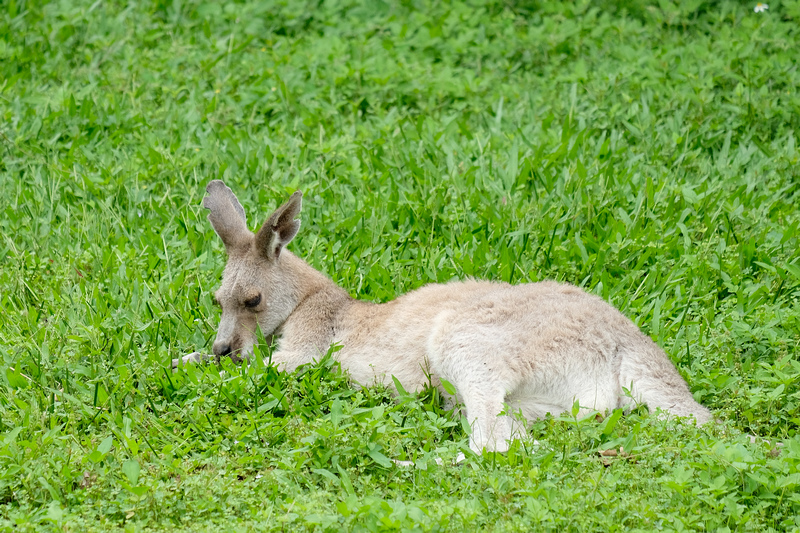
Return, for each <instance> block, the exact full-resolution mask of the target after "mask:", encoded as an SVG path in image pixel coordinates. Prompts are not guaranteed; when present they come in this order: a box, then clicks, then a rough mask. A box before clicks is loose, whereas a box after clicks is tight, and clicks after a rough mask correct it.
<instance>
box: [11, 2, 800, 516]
mask: <svg viewBox="0 0 800 533" xmlns="http://www.w3.org/2000/svg"><path fill="white" fill-rule="evenodd" d="M798 22H800V2H797V1H796V0H782V1H780V2H770V7H769V9H768V10H767V11H766V12H763V13H755V12H754V11H753V9H752V6H751V5H749V4H745V3H742V2H729V1H722V2H704V1H699V0H694V1H689V0H685V1H675V2H672V1H662V2H653V3H650V2H639V1H637V2H614V1H601V2H589V1H583V0H581V1H578V2H574V3H558V2H550V3H545V2H508V1H502V2H500V1H496V2H493V1H478V0H474V1H470V2H465V3H460V2H459V3H452V2H432V1H431V2H428V1H419V2H398V3H394V2H392V3H383V2H363V3H362V2H355V1H347V2H337V1H316V2H301V1H297V2H295V1H292V2H286V1H284V2H280V1H265V2H256V1H247V0H245V1H243V2H227V3H225V2H209V3H202V2H200V1H192V0H188V1H183V2H181V1H168V0H164V1H158V0H156V1H152V2H139V3H130V4H125V3H121V2H113V1H112V2H102V1H101V2H85V1H82V0H75V1H72V0H62V1H60V2H54V3H41V2H25V1H19V0H10V1H6V2H3V3H2V4H0V197H2V198H3V204H2V206H0V210H1V212H2V215H0V229H1V230H2V232H1V234H2V239H0V248H1V249H2V257H3V260H2V263H1V264H2V267H0V302H2V307H1V309H2V314H1V315H0V354H1V356H2V359H0V528H2V529H6V530H11V529H16V530H29V529H30V530H34V529H39V528H41V529H56V528H58V529H63V530H67V531H107V530H126V531H139V530H148V529H149V530H157V529H183V530H188V531H203V530H219V529H220V528H222V529H224V530H229V529H235V530H264V529H274V530H293V531H294V530H303V529H307V530H354V531H357V530H363V531H383V530H392V531H394V530H399V529H402V530H424V531H429V530H430V531H440V530H441V531H450V530H452V531H464V530H477V529H488V530H498V531H505V530H509V531H516V530H519V531H529V530H538V529H543V530H545V529H554V530H559V531H562V530H581V531H586V530H602V531H612V530H636V529H638V530H653V529H677V530H684V529H688V530H711V529H719V530H725V529H730V530H732V529H751V530H767V529H774V530H789V529H797V528H799V527H800V519H798V516H799V515H800V488H798V484H800V474H798V470H797V468H798V463H799V462H800V441H798V437H797V431H798V425H800V407H799V405H800V362H798V358H797V349H798V342H799V340H800V307H799V304H798V295H799V294H800V255H798V251H797V248H798V224H800V216H798V209H797V202H798V183H799V182H800V175H799V174H798V170H797V169H798V149H797V139H796V136H797V133H796V132H797V131H798V128H799V127H800V122H799V121H800V119H798V117H800V96H798V93H797V90H796V88H797V87H798V85H800V73H798V70H797V52H796V50H797V48H798V30H797V24H798ZM214 178H222V179H225V180H226V182H227V183H228V184H229V185H231V186H232V187H233V188H234V190H236V192H237V194H239V197H240V198H241V199H242V201H243V203H244V205H245V209H246V211H247V213H248V217H249V218H248V220H249V223H250V226H251V228H255V227H257V226H258V225H260V223H261V222H262V221H263V219H264V218H265V217H266V216H267V215H268V214H269V212H270V211H271V209H273V208H274V207H276V206H277V205H278V204H279V203H280V202H282V201H283V200H284V199H285V198H286V197H287V196H288V194H290V193H291V192H292V191H293V190H295V189H297V188H300V189H302V190H303V191H304V193H305V196H304V210H303V215H302V218H303V226H302V229H301V233H300V234H299V236H298V238H297V239H296V240H295V241H294V242H293V244H292V247H293V249H294V251H295V252H296V253H298V254H299V255H301V256H303V257H305V258H306V259H307V260H308V261H309V262H310V263H311V264H312V265H314V266H315V267H317V268H319V269H320V270H322V271H323V272H325V273H326V274H328V275H329V276H330V277H331V278H333V279H334V280H335V281H336V282H337V283H339V284H341V285H342V286H344V287H346V288H347V289H348V290H349V291H350V292H351V294H353V295H354V296H356V295H357V296H358V297H360V298H365V299H370V300H375V301H387V300H390V299H392V298H394V297H396V296H398V295H399V294H402V293H404V292H406V291H408V290H410V289H413V288H415V287H418V286H420V285H422V284H425V283H428V282H435V281H438V282H444V281H448V280H451V279H463V278H466V277H470V276H472V277H478V278H487V279H495V280H505V281H510V282H512V283H523V282H530V281H537V280H542V279H558V280H565V281H569V282H572V283H575V284H577V285H580V286H582V287H584V288H586V289H587V290H589V291H591V292H594V293H596V294H598V295H600V296H602V297H603V298H605V299H606V300H608V301H609V302H611V303H612V304H614V305H616V306H617V307H619V308H620V309H622V310H623V312H625V313H626V314H627V315H628V316H630V317H631V318H632V319H633V320H634V321H635V322H636V323H637V324H639V325H640V326H641V327H642V329H643V330H644V331H645V332H647V333H648V334H649V335H651V336H652V337H653V338H654V339H655V340H656V341H657V342H658V343H659V344H660V345H661V346H663V347H664V348H665V349H666V350H667V352H668V354H669V355H670V357H671V358H672V359H673V361H674V362H675V363H676V365H677V366H678V368H679V370H680V371H681V373H682V374H683V375H684V376H685V377H686V378H687V381H688V382H689V383H690V387H691V389H692V391H693V393H694V396H695V398H696V399H697V400H698V401H700V402H702V403H703V404H705V405H707V406H708V407H709V408H711V409H712V410H713V411H714V413H715V415H716V416H717V417H718V418H719V419H721V420H722V422H721V424H719V426H718V427H716V428H703V429H697V428H694V427H692V426H689V425H684V424H681V423H680V422H677V421H663V420H658V419H656V418H655V417H651V416H649V415H648V414H647V413H646V411H645V410H637V411H634V412H633V413H630V414H628V415H626V416H622V417H619V416H610V417H607V418H604V419H603V418H602V417H598V418H591V419H585V420H577V419H576V418H575V417H574V416H570V414H569V413H568V414H565V415H562V416H556V417H550V418H548V419H546V420H543V421H541V422H539V423H538V424H536V425H535V427H534V428H533V429H532V432H531V436H532V437H533V438H535V439H537V440H538V441H539V444H538V445H533V444H532V443H531V442H521V443H517V444H516V445H515V446H514V447H513V448H512V449H511V451H509V453H507V454H486V455H485V456H483V457H480V458H478V457H474V456H470V458H469V459H468V460H467V461H466V463H465V464H463V465H460V466H457V467H453V466H443V467H440V466H437V465H436V464H435V463H434V461H433V459H434V458H435V457H444V458H445V459H447V458H451V457H454V456H455V455H456V454H457V453H458V452H459V451H461V450H464V449H465V448H466V447H467V446H466V444H467V435H466V433H465V430H464V428H463V427H462V423H461V421H460V420H459V419H458V417H456V416H454V415H453V414H452V413H448V412H447V411H445V410H444V409H443V408H442V406H441V402H440V401H439V398H438V396H437V395H436V393H435V392H434V391H427V392H425V393H422V394H421V395H402V396H401V397H400V398H399V399H393V398H392V397H391V395H389V394H388V393H387V392H386V391H384V390H381V389H378V388H366V389H357V388H353V387H351V386H350V385H349V384H348V382H347V376H345V375H342V374H341V373H340V372H338V370H337V367H336V365H335V364H334V362H333V359H331V358H326V359H324V360H323V361H321V362H319V363H318V364H317V365H314V366H310V367H307V368H303V369H301V370H299V371H298V372H297V373H294V374H291V375H287V374H283V373H278V372H276V371H275V369H274V368H271V367H269V366H267V365H266V364H264V363H263V362H260V363H257V364H255V365H253V366H251V367H249V368H237V367H234V366H232V365H229V364H227V363H224V364H223V367H224V369H225V370H227V373H225V374H224V375H223V376H220V373H219V372H218V370H219V369H218V368H216V367H215V366H213V365H209V366H199V367H190V368H187V369H186V370H185V371H180V372H178V373H175V374H173V373H171V372H170V371H169V362H170V360H171V359H172V358H174V357H178V356H180V355H183V354H185V353H188V352H191V351H195V350H201V351H208V349H209V347H210V345H211V342H212V341H213V337H214V333H215V328H216V323H217V320H218V311H217V310H216V309H215V307H214V306H213V304H212V300H211V293H212V291H213V290H214V288H215V287H216V285H217V283H218V280H219V276H220V273H221V269H222V266H223V264H224V252H223V248H222V246H221V243H220V242H219V240H218V238H217V237H216V236H215V235H214V234H213V231H212V230H211V228H210V225H209V224H208V223H207V221H206V220H205V212H204V210H203V209H202V208H201V207H200V199H201V197H202V194H203V191H204V187H205V184H206V183H207V182H208V181H209V180H211V179H214ZM268 351H269V350H268V347H263V348H262V349H261V353H260V355H261V360H262V361H266V360H268V355H269V354H268ZM749 434H752V435H756V436H758V437H759V438H758V439H757V440H756V442H755V443H751V441H750V438H749V437H748V435H749ZM778 441H781V442H783V447H781V448H777V447H776V446H775V443H776V442H778ZM620 448H622V451H621V452H620V451H619V450H620ZM603 450H616V451H617V455H615V456H610V455H600V453H599V452H601V451H603ZM391 458H399V459H410V460H413V461H415V467H413V468H409V469H401V468H397V467H395V466H394V465H393V463H392V462H391V461H390V459H391Z"/></svg>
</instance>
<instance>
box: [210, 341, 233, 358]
mask: <svg viewBox="0 0 800 533" xmlns="http://www.w3.org/2000/svg"><path fill="white" fill-rule="evenodd" d="M212 349H213V351H214V355H216V356H217V357H222V356H224V355H229V354H230V353H231V343H230V342H228V341H221V340H215V341H214V346H213V348H212Z"/></svg>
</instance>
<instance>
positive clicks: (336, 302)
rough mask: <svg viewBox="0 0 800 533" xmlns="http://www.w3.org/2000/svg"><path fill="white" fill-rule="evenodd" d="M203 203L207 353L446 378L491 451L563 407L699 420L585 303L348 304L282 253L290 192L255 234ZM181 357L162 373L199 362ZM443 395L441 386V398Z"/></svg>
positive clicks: (480, 287) (293, 225) (605, 313)
mask: <svg viewBox="0 0 800 533" xmlns="http://www.w3.org/2000/svg"><path fill="white" fill-rule="evenodd" d="M206 191H207V193H208V195H207V196H206V198H205V199H204V202H203V205H204V206H205V207H206V208H207V209H209V211H210V214H209V215H208V219H209V220H210V221H211V224H212V225H213V227H214V230H215V231H216V232H217V234H218V235H219V236H220V238H221V239H222V242H223V243H224V245H225V249H226V251H227V253H228V263H227V265H226V266H225V270H224V273H223V276H222V285H221V286H220V288H219V290H217V292H216V299H217V301H218V302H219V303H220V305H221V306H222V318H221V320H220V324H219V331H218V332H217V337H216V340H215V341H214V346H213V351H214V354H215V355H216V356H217V357H218V358H219V357H222V356H229V357H230V358H231V359H233V360H234V361H239V360H241V359H249V356H250V354H251V353H252V351H253V344H254V342H255V340H256V330H257V328H260V329H261V331H262V332H263V334H264V335H265V336H269V335H277V336H279V338H280V341H279V346H278V349H277V351H275V352H274V353H273V355H272V360H273V362H274V363H275V364H277V365H278V366H279V367H281V368H283V369H285V370H293V369H295V368H296V367H297V366H299V365H301V364H304V363H310V362H312V360H314V359H319V358H320V357H321V356H322V355H323V354H325V353H326V352H327V351H328V349H329V347H330V345H331V344H332V343H338V344H340V345H341V346H342V348H341V350H339V351H338V352H336V353H335V358H336V359H337V360H338V361H339V363H340V364H341V366H342V368H343V369H345V370H347V371H348V372H349V374H350V376H351V378H352V379H353V380H354V381H356V382H357V383H359V384H362V385H369V384H372V383H376V382H378V383H383V384H385V385H387V386H389V387H393V380H392V376H394V377H395V378H397V380H399V382H400V383H401V384H402V386H403V388H405V389H406V390H419V389H422V388H423V387H424V386H425V385H427V384H428V383H430V382H433V384H435V385H439V386H440V388H442V386H441V381H442V380H446V381H447V382H449V383H451V384H452V385H453V386H454V387H455V392H456V394H455V398H452V397H451V396H450V395H449V394H447V393H446V392H445V391H444V390H442V393H443V394H445V396H446V397H448V398H449V399H450V400H451V401H455V402H459V403H461V404H463V405H464V407H465V410H466V412H465V414H466V417H467V420H468V421H469V422H470V424H471V426H472V432H471V435H470V448H471V449H472V450H474V451H475V452H477V453H481V452H482V451H483V450H484V448H485V449H486V450H489V451H505V450H507V449H508V445H509V440H510V439H513V438H515V437H517V436H519V435H521V434H523V432H524V427H521V426H520V424H519V423H517V420H518V417H515V416H511V415H512V414H514V413H519V412H521V413H522V415H523V416H524V418H525V419H527V420H534V419H537V418H540V417H543V416H544V415H545V414H547V413H548V412H549V413H552V414H554V415H557V414H560V413H562V412H564V411H567V410H570V409H571V408H572V406H573V405H574V402H575V401H577V402H578V403H579V405H580V406H581V411H582V412H584V413H585V412H588V411H591V410H593V409H595V410H598V411H601V412H602V411H606V410H611V409H616V408H618V407H622V408H629V407H632V406H634V405H635V404H637V403H640V402H641V403H646V404H647V405H648V407H649V408H650V409H655V408H661V409H663V410H664V411H666V412H667V413H671V414H673V415H678V416H694V418H695V420H696V421H697V422H698V423H705V422H708V421H710V420H711V419H712V417H711V413H710V412H709V411H708V409H706V408H705V407H703V406H702V405H700V404H699V403H697V402H696V401H695V400H694V398H692V395H691V394H690V392H689V388H688V387H687V385H686V382H685V381H684V380H683V378H682V377H681V376H680V374H678V372H677V370H676V369H675V367H674V366H673V364H672V363H671V362H670V360H669V359H668V358H667V356H666V354H665V353H664V352H663V351H662V350H661V349H660V348H659V347H658V346H657V345H656V344H655V343H654V342H653V341H652V340H651V339H650V338H649V337H647V336H646V335H644V334H643V333H642V332H641V331H640V330H639V328H637V327H636V325H635V324H633V322H631V321H630V320H628V319H627V318H626V317H625V316H623V315H622V313H620V312H619V311H617V310H616V309H615V308H613V307H612V306H611V305H609V304H607V303H606V302H605V301H603V300H602V299H600V298H598V297H597V296H593V295H591V294H588V293H586V292H584V291H583V290H581V289H579V288H577V287H575V286H572V285H567V284H561V283H555V282H552V281H545V282H540V283H528V284H521V285H509V284H507V283H494V282H489V281H473V280H470V281H464V282H452V283H446V284H431V285H426V286H424V287H422V288H420V289H417V290H415V291H412V292H410V293H408V294H406V295H404V296H401V297H400V298H397V299H396V300H394V301H391V302H388V303H384V304H375V303H370V302H364V301H359V300H355V299H353V298H351V297H350V295H349V294H348V293H347V292H346V291H344V290H343V289H341V288H340V287H338V286H337V285H336V284H334V283H333V281H331V280H330V279H329V278H327V277H326V276H324V275H323V274H321V273H320V272H318V271H317V270H315V269H314V268H312V267H311V266H309V265H308V264H307V263H306V262H305V261H303V260H302V259H300V258H298V257H297V256H295V255H294V254H292V253H291V252H290V251H288V250H287V249H286V245H287V244H289V242H290V241H291V240H292V238H294V236H295V235H296V234H297V231H298V230H299V229H300V221H299V220H297V219H296V217H297V216H298V215H299V213H300V206H301V196H302V194H301V193H300V191H297V192H295V193H294V194H293V195H292V196H291V198H289V200H288V201H287V202H286V203H285V204H283V205H282V206H280V207H279V208H278V209H277V210H276V211H275V212H274V213H273V214H272V215H271V216H270V217H269V218H268V219H267V221H266V222H265V223H264V225H263V226H262V227H261V229H260V230H258V233H256V234H253V233H251V232H250V231H249V230H248V229H247V223H246V219H245V214H244V209H243V208H242V205H241V204H240V203H239V201H238V200H237V198H236V196H235V195H234V194H233V192H232V191H231V190H230V189H229V188H228V187H227V186H226V185H225V184H224V183H223V182H222V181H219V180H214V181H212V182H211V183H209V184H208V187H207V188H206ZM201 358H202V357H201V356H198V355H197V354H192V355H190V356H186V357H184V358H183V359H176V360H174V361H173V366H178V365H179V364H180V363H182V362H183V363H186V362H191V361H196V360H198V359H201ZM442 389H443V388H442Z"/></svg>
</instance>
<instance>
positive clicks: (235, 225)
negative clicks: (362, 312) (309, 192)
mask: <svg viewBox="0 0 800 533" xmlns="http://www.w3.org/2000/svg"><path fill="white" fill-rule="evenodd" d="M206 192H207V193H208V194H207V196H206V197H205V198H204V200H203V206H204V207H205V208H206V209H208V210H209V211H210V213H209V215H208V220H209V221H210V222H211V225H212V226H213V227H214V231H216V232H217V235H219V236H220V238H221V239H222V242H223V244H224V245H225V251H226V252H227V253H228V262H227V264H226V265H225V270H224V272H223V274H222V284H221V285H220V287H219V289H218V290H217V292H216V294H215V298H216V300H217V302H218V303H219V305H220V306H221V307H222V318H221V319H220V323H219V329H218V331H217V338H216V340H215V341H214V347H213V351H214V355H216V356H217V357H218V358H219V357H222V356H226V355H227V356H229V357H230V358H231V359H233V361H234V362H238V361H240V360H241V359H242V358H243V357H244V358H249V357H250V354H252V351H253V344H255V340H256V330H257V328H258V327H260V328H261V331H262V333H263V334H264V335H265V336H269V335H271V334H273V333H274V332H275V330H276V329H278V328H279V327H280V326H281V324H283V322H284V321H285V320H286V318H287V317H288V316H289V314H290V313H291V312H292V310H293V309H294V307H295V305H296V304H297V298H298V294H299V287H298V286H297V281H296V280H295V279H294V276H292V274H291V269H290V268H288V267H287V265H286V261H281V259H282V257H283V258H285V256H286V255H287V254H288V252H287V253H285V254H283V256H282V255H281V251H283V249H284V247H285V246H286V245H287V244H288V243H289V241H291V240H292V238H294V236H295V235H296V234H297V230H299V229H300V221H299V220H295V217H297V215H298V214H299V213H300V207H301V198H302V193H301V192H300V191H296V192H295V193H294V194H293V195H292V196H291V198H289V200H288V201H287V202H286V203H285V204H283V205H282V206H280V207H279V208H278V209H277V210H275V212H274V213H272V215H270V217H269V218H268V219H267V221H266V222H264V225H263V226H261V229H260V230H258V233H255V234H253V233H252V232H251V231H250V230H248V229H247V220H246V218H245V214H244V208H242V204H240V203H239V200H238V199H237V198H236V195H234V194H233V191H231V190H230V189H229V188H228V187H227V186H226V185H225V184H224V183H223V182H222V181H220V180H214V181H212V182H211V183H209V184H208V186H207V187H206Z"/></svg>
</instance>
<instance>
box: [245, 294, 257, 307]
mask: <svg viewBox="0 0 800 533" xmlns="http://www.w3.org/2000/svg"><path fill="white" fill-rule="evenodd" d="M260 303H261V295H260V294H259V295H256V296H253V297H252V298H250V299H249V300H245V302H244V305H245V307H255V306H257V305H258V304H260Z"/></svg>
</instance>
